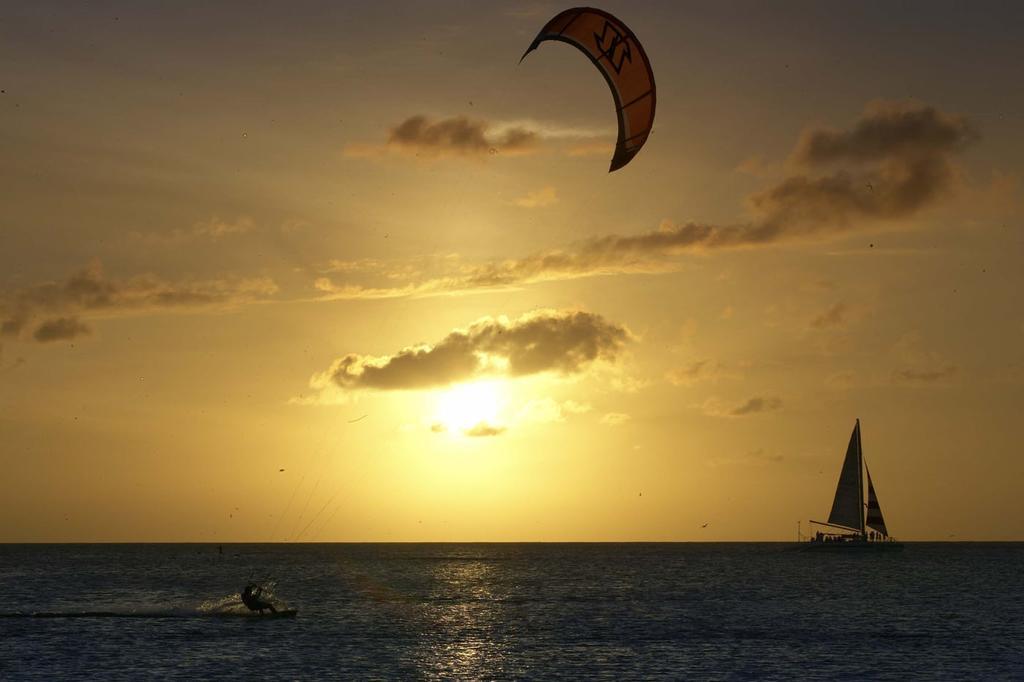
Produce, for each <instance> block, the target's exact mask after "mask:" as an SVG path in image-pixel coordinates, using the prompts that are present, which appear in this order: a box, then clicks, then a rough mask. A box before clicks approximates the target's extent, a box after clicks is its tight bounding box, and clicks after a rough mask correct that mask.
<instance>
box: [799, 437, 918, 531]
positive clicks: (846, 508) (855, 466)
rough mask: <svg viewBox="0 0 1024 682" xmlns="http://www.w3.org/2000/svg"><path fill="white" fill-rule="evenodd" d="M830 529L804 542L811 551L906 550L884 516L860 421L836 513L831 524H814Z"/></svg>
mask: <svg viewBox="0 0 1024 682" xmlns="http://www.w3.org/2000/svg"><path fill="white" fill-rule="evenodd" d="M865 478H867V484H868V485H867V502H866V503H865V501H864V479H865ZM811 523H812V524H817V525H818V526H822V527H825V528H827V529H828V530H824V531H822V530H819V531H817V532H816V533H815V534H814V535H813V536H812V537H811V538H810V542H808V543H804V545H803V546H804V547H807V548H815V549H818V548H826V547H827V548H835V549H839V548H853V547H858V548H879V549H880V548H886V549H896V548H902V546H903V545H902V544H900V543H898V542H896V540H895V538H893V537H892V536H891V535H889V529H888V528H887V527H886V525H885V518H884V517H883V516H882V507H881V505H880V504H879V502H878V495H877V493H875V486H874V483H872V481H871V472H870V471H869V470H868V466H867V462H866V461H865V459H864V450H863V448H862V446H861V438H860V420H859V419H858V420H857V421H856V423H855V424H854V426H853V433H851V434H850V443H849V445H847V447H846V457H845V458H844V459H843V468H842V469H841V470H840V472H839V482H838V483H837V484H836V494H835V497H834V498H833V500H832V511H831V512H829V515H828V521H813V520H812V521H811Z"/></svg>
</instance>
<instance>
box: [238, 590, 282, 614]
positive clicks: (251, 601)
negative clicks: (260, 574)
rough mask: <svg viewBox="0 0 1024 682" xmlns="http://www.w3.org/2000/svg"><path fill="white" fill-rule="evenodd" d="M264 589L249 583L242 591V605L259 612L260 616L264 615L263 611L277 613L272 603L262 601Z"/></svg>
mask: <svg viewBox="0 0 1024 682" xmlns="http://www.w3.org/2000/svg"><path fill="white" fill-rule="evenodd" d="M262 595H263V588H262V587H261V586H260V585H257V584H256V583H249V584H248V585H246V586H245V589H244V590H242V603H243V604H245V605H246V606H247V607H248V608H249V610H250V611H259V613H260V615H261V616H262V615H263V609H270V612H271V613H277V609H275V608H274V605H273V604H271V603H270V602H266V601H262V599H261V597H262Z"/></svg>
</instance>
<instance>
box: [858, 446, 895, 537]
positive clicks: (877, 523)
mask: <svg viewBox="0 0 1024 682" xmlns="http://www.w3.org/2000/svg"><path fill="white" fill-rule="evenodd" d="M864 470H865V471H866V472H867V474H868V513H867V521H866V522H865V525H867V526H868V527H869V528H873V529H875V530H877V531H878V532H879V533H881V534H882V535H888V534H889V531H888V530H886V528H885V519H884V518H882V507H881V506H880V505H879V504H878V496H877V495H875V486H874V485H872V484H871V470H870V469H868V463H867V462H866V461H865V462H864Z"/></svg>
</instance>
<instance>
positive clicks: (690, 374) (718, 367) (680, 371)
mask: <svg viewBox="0 0 1024 682" xmlns="http://www.w3.org/2000/svg"><path fill="white" fill-rule="evenodd" d="M730 375H735V373H734V372H730V371H729V370H728V367H727V366H726V365H724V364H722V363H721V362H717V361H714V360H710V359H704V360H697V361H695V362H691V363H690V364H688V365H686V366H685V367H675V368H673V369H671V370H669V372H668V374H666V375H665V378H666V379H667V380H668V382H669V383H670V384H672V385H673V386H692V385H693V384H696V383H698V382H702V381H717V380H718V379H721V378H725V377H727V376H730Z"/></svg>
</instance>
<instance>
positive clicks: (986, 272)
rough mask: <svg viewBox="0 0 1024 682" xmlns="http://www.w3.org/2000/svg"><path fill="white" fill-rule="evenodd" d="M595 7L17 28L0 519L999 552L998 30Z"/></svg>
mask: <svg viewBox="0 0 1024 682" xmlns="http://www.w3.org/2000/svg"><path fill="white" fill-rule="evenodd" d="M604 8H605V9H607V10H609V11H611V12H613V13H615V14H617V15H618V16H619V17H621V18H622V19H623V20H624V21H625V22H626V23H627V24H629V25H630V27H631V28H632V29H633V30H634V31H635V32H636V33H637V35H638V36H639V38H640V40H641V41H643V43H644V46H645V48H646V50H647V53H648V55H649V57H650V59H651V62H652V64H653V66H654V72H655V77H656V79H657V84H658V112H657V118H656V120H655V123H654V129H653V134H652V136H651V137H650V139H649V140H648V142H647V144H646V146H645V147H644V149H643V150H642V151H641V152H640V153H639V154H638V155H637V156H636V158H635V159H633V161H632V162H631V163H630V164H629V165H628V166H626V167H625V168H624V169H622V170H619V171H617V172H615V173H612V174H609V173H608V172H607V168H608V161H609V158H610V156H611V150H612V147H613V145H614V140H615V118H614V113H613V109H612V105H611V101H610V97H609V94H608V88H607V86H606V84H605V82H604V80H603V79H602V78H601V76H600V74H598V73H597V72H596V71H595V70H594V69H593V67H592V66H591V65H590V64H589V63H588V62H587V61H586V59H584V58H583V57H582V56H581V55H580V54H578V53H576V52H575V51H574V50H573V49H572V48H570V47H568V46H565V45H561V44H556V43H546V44H545V45H543V46H542V47H541V48H540V49H539V50H538V51H537V52H535V53H533V54H532V55H531V56H530V58H529V59H527V60H525V61H524V62H523V63H522V64H518V65H517V60H518V59H519V57H520V55H521V54H522V52H523V50H524V49H525V48H526V47H527V46H528V45H529V43H530V40H532V38H533V36H534V35H535V34H536V32H537V30H538V29H539V28H540V26H541V25H543V23H544V22H545V21H546V20H548V19H549V18H550V17H551V16H553V15H554V14H555V13H556V12H557V11H559V10H560V9H563V7H561V6H557V5H548V4H545V3H510V4H499V3H451V2H445V3H415V4H408V5H401V6H398V5H391V4H388V3H383V4H380V5H379V6H378V5H375V6H374V7H372V8H371V7H369V4H368V3H360V4H355V3H351V4H348V3H304V2H299V3H289V5H288V6H287V7H284V6H281V7H279V8H277V9H273V8H270V9H267V8H254V7H252V6H250V5H249V4H240V5H238V6H231V5H230V4H219V5H217V6H216V7H192V8H190V9H189V10H188V11H187V12H185V11H179V10H177V9H175V8H174V7H173V6H167V7H162V8H154V7H149V6H145V5H138V4H136V3H116V2H111V3H100V4H96V3H89V4H88V6H86V5H73V4H68V5H64V4H46V3H43V4H37V3H32V4H25V5H24V6H20V7H14V8H11V9H10V11H9V12H7V15H8V16H6V17H5V19H4V21H3V22H2V23H0V89H2V90H3V93H0V206H2V207H3V208H2V212H0V325H2V330H0V466H2V470H3V472H4V477H3V481H4V483H5V486H4V494H3V496H0V541H93V540H100V541H122V540H123V541H136V540H137V541H165V540H167V541H172V540H201V541H233V540H238V541H281V540H288V541H292V540H303V541H305V540H322V541H329V540H338V541H374V540H380V541H392V540H396V541H397V540H401V541H406V540H408V541H419V540H430V541H433V540H452V541H462V540H466V541H469V540H481V541H489V540H493V541H506V540H788V539H791V538H793V537H795V533H796V522H797V520H798V519H808V518H820V517H822V516H824V515H826V514H827V511H828V507H829V505H830V503H831V497H832V493H833V490H834V486H835V481H836V477H837V475H838V472H839V467H840V465H841V460H842V455H843V452H844V451H845V447H846V441H847V438H848V437H849V433H850V430H851V428H852V426H853V423H854V419H855V418H857V417H859V418H860V419H861V421H862V428H863V438H864V449H865V457H866V459H867V460H868V462H869V464H870V467H871V472H872V478H873V480H874V483H875V486H876V489H877V491H878V495H879V497H880V500H881V505H882V508H883V511H884V512H885V515H886V518H887V521H888V524H889V527H890V529H891V530H892V531H893V532H894V534H895V535H897V536H899V537H904V538H908V539H946V538H948V537H950V536H955V537H956V538H958V539H1022V538H1024V503H1022V502H1021V499H1022V498H1021V496H1020V493H1019V490H1018V488H1019V483H1020V481H1021V480H1024V464H1022V461H1024V460H1022V458H1021V456H1020V454H1019V452H1018V450H1019V444H1018V441H1019V438H1018V437H1017V433H1016V432H1017V426H1018V422H1019V414H1018V413H1019V411H1020V409H1021V406H1022V405H1024V350H1022V349H1024V304H1022V302H1021V301H1022V298H1021V292H1022V291H1024V237H1022V233H1021V228H1022V225H1021V217H1022V209H1024V193H1022V185H1021V174H1022V173H1024V165H1022V161H1021V159H1024V133H1022V123H1024V94H1022V91H1021V89H1020V87H1019V67H1020V64H1022V63H1024V46H1022V44H1021V42H1020V40H1019V36H1018V35H1017V33H1018V32H1019V26H1020V21H1021V19H1024V17H1022V16H1021V10H1019V9H1017V8H1016V7H1007V6H999V5H995V4H993V5H991V6H988V7H986V6H984V4H983V5H974V4H972V5H971V6H967V5H964V6H949V7H947V6H937V5H935V4H934V3H919V4H913V3H912V4H911V5H907V6H900V7H889V6H885V7H883V6H881V5H879V6H870V5H868V6H852V5H851V6H848V7H847V6H839V5H836V4H821V3H806V4H803V3H802V4H797V3H792V4H778V3H771V4H770V6H769V5H766V4H764V3H731V4H723V3H705V4H692V3H617V2H612V3H609V4H608V5H606V6H604ZM704 524H707V526H706V527H703V526H704Z"/></svg>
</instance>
